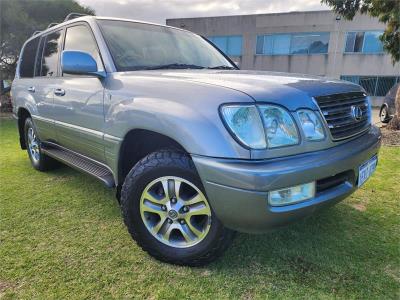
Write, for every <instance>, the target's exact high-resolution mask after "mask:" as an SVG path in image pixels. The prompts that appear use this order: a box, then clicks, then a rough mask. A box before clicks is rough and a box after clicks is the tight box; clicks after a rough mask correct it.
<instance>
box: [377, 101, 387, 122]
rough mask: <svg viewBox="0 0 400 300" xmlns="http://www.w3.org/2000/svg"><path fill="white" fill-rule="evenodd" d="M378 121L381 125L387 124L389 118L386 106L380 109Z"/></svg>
mask: <svg viewBox="0 0 400 300" xmlns="http://www.w3.org/2000/svg"><path fill="white" fill-rule="evenodd" d="M379 119H380V121H381V122H382V123H387V122H389V119H390V116H389V110H388V107H387V106H386V105H383V106H382V107H381V110H380V112H379Z"/></svg>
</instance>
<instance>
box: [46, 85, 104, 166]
mask: <svg viewBox="0 0 400 300" xmlns="http://www.w3.org/2000/svg"><path fill="white" fill-rule="evenodd" d="M56 88H57V89H62V90H63V91H64V92H65V94H64V95H63V96H60V95H55V97H54V109H53V114H54V119H55V126H56V131H57V141H58V143H59V144H60V145H62V146H64V147H66V148H68V149H71V150H73V151H75V152H78V153H81V154H83V155H86V156H88V157H90V158H93V159H95V160H98V161H99V162H104V145H103V126H104V113H103V93H104V88H103V85H102V82H101V81H100V80H99V79H98V78H96V77H61V78H59V79H57V82H56Z"/></svg>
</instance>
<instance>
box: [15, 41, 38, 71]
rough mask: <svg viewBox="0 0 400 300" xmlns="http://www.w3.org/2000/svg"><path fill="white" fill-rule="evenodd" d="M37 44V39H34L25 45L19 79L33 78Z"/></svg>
mask: <svg viewBox="0 0 400 300" xmlns="http://www.w3.org/2000/svg"><path fill="white" fill-rule="evenodd" d="M38 44H39V38H35V39H33V40H31V41H29V42H28V43H27V44H26V45H25V48H24V50H23V53H22V56H21V63H20V67H19V75H20V76H21V77H33V74H34V70H35V58H36V50H37V48H38Z"/></svg>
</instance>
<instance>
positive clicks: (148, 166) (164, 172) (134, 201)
mask: <svg viewBox="0 0 400 300" xmlns="http://www.w3.org/2000/svg"><path fill="white" fill-rule="evenodd" d="M162 176H177V177H180V178H183V179H185V180H187V181H189V182H191V183H192V184H194V185H195V186H196V187H197V188H198V189H199V190H201V191H202V192H203V194H204V195H206V194H205V191H204V188H203V185H202V183H201V181H200V178H199V176H198V174H197V172H196V169H195V167H194V164H193V162H192V160H191V158H190V157H189V156H188V155H187V154H185V153H181V152H176V151H169V150H163V151H158V152H154V153H151V154H149V155H148V156H146V157H145V158H143V159H142V160H141V161H139V162H138V163H137V164H136V165H135V166H134V167H133V168H132V170H131V171H130V172H129V174H128V175H127V177H126V178H125V182H124V184H123V186H122V190H121V209H122V214H123V218H124V222H125V224H126V226H127V228H128V231H129V233H130V234H131V236H132V238H133V239H134V240H135V241H136V242H137V244H138V245H139V246H140V247H141V248H142V249H143V250H144V251H146V252H147V253H149V254H150V255H151V256H153V257H155V258H156V259H158V260H161V261H164V262H167V263H172V264H177V265H188V266H202V265H205V264H208V263H210V262H212V261H214V260H215V259H216V258H218V257H219V256H220V255H221V254H222V253H223V252H224V251H225V250H226V249H227V247H228V246H229V245H230V243H231V241H232V239H233V237H234V232H233V231H231V230H229V229H227V228H225V227H224V226H223V225H222V223H221V222H220V221H219V220H218V219H217V217H216V216H215V213H214V212H213V211H212V208H211V226H210V229H209V231H208V234H207V235H206V236H205V238H204V239H203V240H202V241H200V242H199V243H198V244H195V245H193V246H191V247H188V248H178V247H172V246H169V245H166V244H164V243H162V242H160V241H159V240H157V239H156V238H155V237H154V236H153V235H152V234H150V232H149V231H148V230H147V228H146V226H145V224H144V223H143V221H142V218H141V214H140V208H139V206H140V198H141V194H142V192H143V190H144V189H145V187H146V186H147V185H148V184H149V183H150V182H152V181H153V180H155V179H157V178H160V177H162Z"/></svg>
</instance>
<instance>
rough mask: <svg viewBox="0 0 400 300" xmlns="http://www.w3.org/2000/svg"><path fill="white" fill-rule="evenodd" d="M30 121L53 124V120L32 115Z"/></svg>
mask: <svg viewBox="0 0 400 300" xmlns="http://www.w3.org/2000/svg"><path fill="white" fill-rule="evenodd" d="M32 119H34V120H38V121H42V122H46V123H54V120H53V119H48V118H43V117H40V116H38V115H32Z"/></svg>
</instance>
